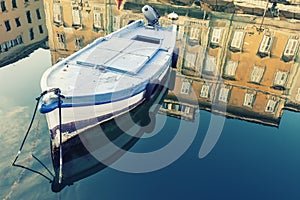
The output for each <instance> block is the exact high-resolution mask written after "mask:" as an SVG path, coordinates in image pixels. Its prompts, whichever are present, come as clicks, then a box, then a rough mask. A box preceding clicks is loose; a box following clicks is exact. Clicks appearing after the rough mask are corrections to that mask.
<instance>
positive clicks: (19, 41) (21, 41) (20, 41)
mask: <svg viewBox="0 0 300 200" xmlns="http://www.w3.org/2000/svg"><path fill="white" fill-rule="evenodd" d="M17 40H18V44H22V43H23V38H22V36H21V35H19V36H18V37H17Z"/></svg>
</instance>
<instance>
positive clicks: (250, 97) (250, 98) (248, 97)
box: [243, 93, 255, 108]
mask: <svg viewBox="0 0 300 200" xmlns="http://www.w3.org/2000/svg"><path fill="white" fill-rule="evenodd" d="M254 98H255V95H254V94H251V93H246V94H245V97H244V103H243V105H244V106H247V107H250V108H252V107H253V103H254Z"/></svg>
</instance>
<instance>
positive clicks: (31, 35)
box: [29, 28, 34, 40]
mask: <svg viewBox="0 0 300 200" xmlns="http://www.w3.org/2000/svg"><path fill="white" fill-rule="evenodd" d="M29 36H30V40H33V39H34V32H33V28H31V29H29Z"/></svg>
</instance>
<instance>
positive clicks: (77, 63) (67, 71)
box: [45, 23, 175, 96]
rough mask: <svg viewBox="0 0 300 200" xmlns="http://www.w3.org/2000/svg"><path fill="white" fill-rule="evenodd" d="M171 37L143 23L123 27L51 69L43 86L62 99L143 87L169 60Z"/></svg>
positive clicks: (162, 30)
mask: <svg viewBox="0 0 300 200" xmlns="http://www.w3.org/2000/svg"><path fill="white" fill-rule="evenodd" d="M173 28H174V27H173ZM172 34H174V32H173V31H172V29H165V28H161V29H159V30H154V29H151V28H148V27H144V26H143V23H136V26H134V27H130V29H129V28H128V27H125V28H123V29H121V30H120V31H117V32H115V33H113V34H111V35H108V36H106V37H104V38H99V39H97V40H96V41H94V42H93V43H92V44H90V45H89V46H87V47H86V48H84V49H82V50H81V51H79V52H77V53H75V55H73V56H71V57H69V58H67V59H65V60H63V61H62V62H60V63H58V64H57V65H55V66H54V67H52V68H51V69H50V71H49V73H48V76H47V81H46V87H47V88H56V87H59V88H60V89H61V91H62V94H64V95H66V96H69V95H70V96H84V95H91V94H104V93H109V92H116V91H121V90H125V89H130V88H132V87H135V86H137V85H139V84H143V83H144V82H147V81H149V79H150V78H151V77H155V75H156V74H158V73H160V72H161V70H162V66H163V65H164V64H166V63H167V62H168V61H169V59H170V58H171V56H172V53H173V52H172V51H173V48H174V47H173V46H172V45H173V44H175V42H174V41H172V38H175V37H174V35H172ZM154 57H155V58H154ZM45 89H46V88H45Z"/></svg>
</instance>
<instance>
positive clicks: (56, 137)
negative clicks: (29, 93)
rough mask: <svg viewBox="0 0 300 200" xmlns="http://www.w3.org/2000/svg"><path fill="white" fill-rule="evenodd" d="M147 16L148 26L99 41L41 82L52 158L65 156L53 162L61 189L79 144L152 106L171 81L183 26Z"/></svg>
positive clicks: (149, 12) (136, 25) (150, 12)
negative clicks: (66, 163) (67, 160)
mask: <svg viewBox="0 0 300 200" xmlns="http://www.w3.org/2000/svg"><path fill="white" fill-rule="evenodd" d="M142 12H143V14H144V16H145V18H146V19H147V22H144V20H142V19H141V20H137V21H134V22H130V23H129V24H128V25H126V26H125V27H123V28H121V29H119V30H117V31H115V32H113V33H111V34H109V35H107V36H105V37H101V38H98V39H96V40H95V41H94V42H92V43H91V44H89V45H87V46H86V47H84V48H83V49H81V50H79V51H78V52H76V53H74V54H72V55H70V56H69V57H67V58H65V59H63V60H61V61H59V62H58V63H56V64H54V65H53V66H52V67H50V68H49V69H48V70H46V71H45V73H44V74H43V76H42V78H41V89H42V91H43V92H42V93H41V95H40V97H39V99H41V101H40V106H39V111H40V112H41V113H43V114H45V115H46V119H47V123H48V128H49V131H50V136H51V137H50V138H51V148H52V154H55V155H56V153H55V152H59V154H58V155H59V156H58V157H59V159H57V156H54V157H55V158H54V157H53V162H54V163H56V164H57V163H59V174H60V175H59V183H61V182H62V180H63V179H62V176H63V172H62V171H63V164H64V161H63V158H64V157H66V154H67V153H70V154H71V153H72V148H73V146H74V145H73V143H74V141H76V140H78V138H79V139H80V137H81V136H82V135H84V134H86V132H87V131H88V130H90V129H91V128H92V127H94V126H98V125H100V124H104V123H106V122H109V121H110V120H113V119H116V118H118V117H120V116H122V115H124V114H126V113H129V112H130V111H132V110H134V109H137V108H138V107H139V106H141V105H142V104H143V103H144V102H146V101H149V100H151V99H152V98H153V97H154V96H155V94H156V93H157V91H159V90H160V88H161V86H163V85H164V84H165V83H166V82H167V80H168V78H169V77H170V68H171V66H174V62H176V59H175V60H174V57H173V55H174V48H175V43H176V33H177V26H176V25H174V24H172V25H171V26H169V27H162V26H161V25H160V24H159V18H160V16H159V14H158V12H157V11H156V10H155V9H154V8H153V7H151V6H149V5H145V6H144V7H143V8H142ZM75 143H76V142H75ZM68 147H70V148H68ZM56 164H54V165H55V166H56Z"/></svg>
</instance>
